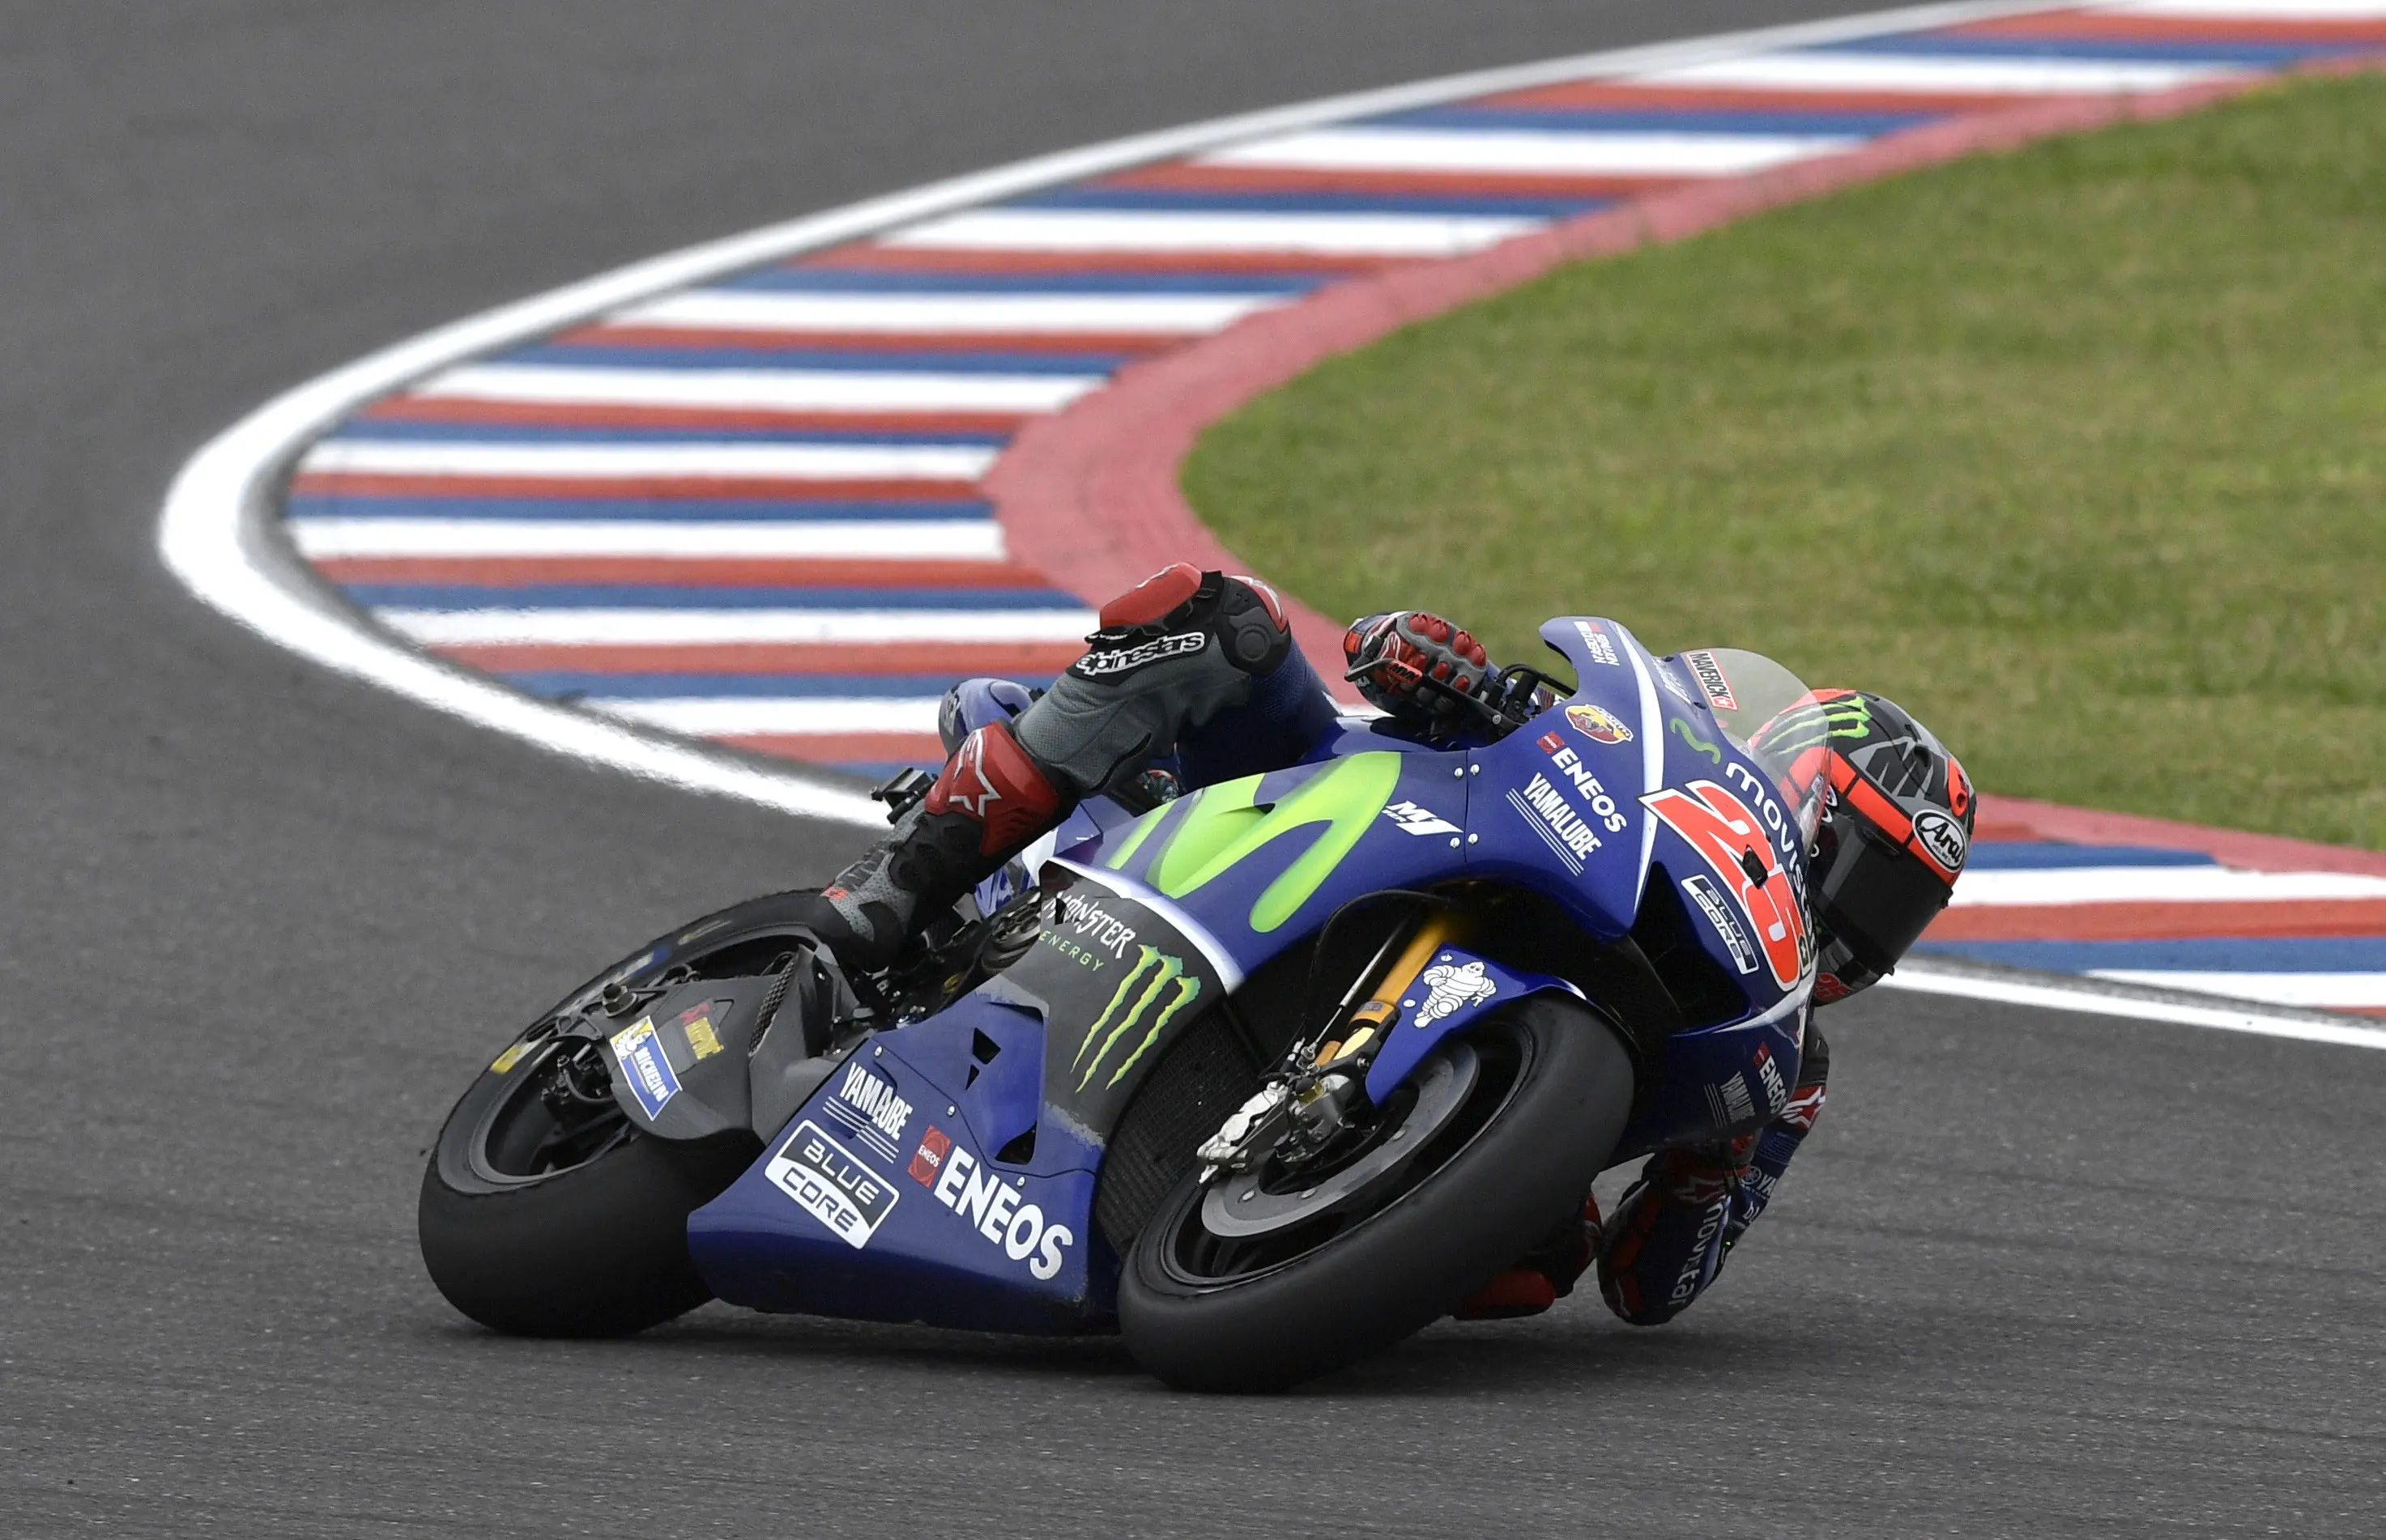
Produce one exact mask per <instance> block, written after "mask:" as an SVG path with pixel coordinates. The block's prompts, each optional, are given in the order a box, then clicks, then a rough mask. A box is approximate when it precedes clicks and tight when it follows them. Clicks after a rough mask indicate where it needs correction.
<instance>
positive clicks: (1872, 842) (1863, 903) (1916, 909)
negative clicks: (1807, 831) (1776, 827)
mask: <svg viewBox="0 0 2386 1540" xmlns="http://www.w3.org/2000/svg"><path fill="white" fill-rule="evenodd" d="M1836 821H1838V822H1840V824H1841V826H1842V827H1841V829H1840V837H1839V840H1838V848H1837V849H1836V850H1834V851H1833V852H1832V856H1831V863H1830V866H1829V869H1828V870H1826V871H1825V872H1824V873H1823V878H1822V884H1821V889H1820V891H1819V892H1817V893H1816V894H1815V915H1816V917H1817V918H1818V919H1820V920H1822V922H1823V925H1824V928H1825V929H1826V930H1827V931H1828V932H1829V933H1831V934H1832V935H1834V936H1837V937H1838V938H1840V940H1841V941H1843V942H1845V943H1846V944H1847V946H1848V949H1849V950H1850V951H1851V952H1852V953H1854V954H1855V956H1856V957H1857V958H1858V959H1860V960H1861V961H1863V962H1865V963H1866V964H1868V965H1870V966H1871V967H1873V968H1876V969H1877V970H1880V971H1881V972H1883V973H1886V972H1888V971H1889V970H1890V969H1892V968H1895V967H1896V966H1897V959H1898V958H1902V957H1903V956H1905V953H1906V949H1907V948H1908V947H1910V946H1912V945H1914V944H1915V941H1917V940H1918V939H1920V937H1921V935H1922V933H1923V931H1924V930H1925V929H1927V928H1928V926H1929V924H1930V922H1931V921H1932V920H1936V919H1938V918H1939V911H1940V909H1943V908H1946V907H1947V899H1948V897H1949V895H1950V894H1951V893H1952V891H1953V890H1952V889H1950V888H1949V887H1948V885H1947V883H1946V881H1945V880H1944V879H1943V878H1940V876H1938V875H1937V874H1936V873H1934V872H1932V871H1931V870H1930V869H1929V868H1928V867H1927V866H1925V865H1923V864H1922V863H1921V862H1920V861H1918V860H1916V859H1915V858H1914V856H1913V855H1912V853H1910V852H1908V851H1906V850H1905V849H1903V848H1902V847H1901V846H1898V845H1891V844H1890V842H1889V841H1888V840H1887V839H1886V838H1885V837H1883V836H1882V835H1880V834H1878V833H1875V832H1874V831H1873V829H1872V828H1871V827H1870V826H1869V825H1868V824H1867V823H1866V821H1865V820H1864V819H1863V818H1861V817H1849V816H1842V817H1840V819H1838V820H1836Z"/></svg>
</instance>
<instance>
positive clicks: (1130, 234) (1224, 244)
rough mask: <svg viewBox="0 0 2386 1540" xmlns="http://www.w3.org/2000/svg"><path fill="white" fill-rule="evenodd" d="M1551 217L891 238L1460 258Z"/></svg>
mask: <svg viewBox="0 0 2386 1540" xmlns="http://www.w3.org/2000/svg"><path fill="white" fill-rule="evenodd" d="M1547 222H1548V221H1546V220H1543V219H1492V218H1486V217H1474V216H1458V215H1439V214H1207V213H1182V212H1178V211H1176V210H1174V209H1166V210H1125V209H1108V208H1099V209H1097V208H986V209H973V210H971V211H969V212H968V213H964V214H949V215H947V216H946V217H945V218H943V219H931V220H929V221H928V222H926V223H925V224H919V225H914V226H912V227H911V228H910V229H909V230H904V231H898V232H896V233H894V234H893V235H890V236H888V237H887V238H886V244H888V245H890V246H907V247H911V248H914V249H917V250H923V251H1068V252H1103V251H1115V252H1136V253H1146V252H1172V251H1174V252H1184V253H1186V254H1187V255H1188V256H1192V255H1197V254H1210V253H1219V252H1238V253H1239V252H1272V251H1280V252H1287V253H1294V254H1299V255H1301V256H1318V257H1458V256H1462V255H1463V254H1465V253H1467V252H1470V251H1480V250H1482V249H1483V248H1484V247H1485V246H1488V245H1496V244H1499V243H1500V242H1501V241H1504V240H1506V239H1508V238H1509V237H1510V236H1512V235H1522V234H1524V233H1525V232H1527V231H1531V230H1538V229H1539V228H1540V227H1541V226H1542V225H1543V224H1545V223H1547Z"/></svg>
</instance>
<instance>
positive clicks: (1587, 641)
mask: <svg viewBox="0 0 2386 1540" xmlns="http://www.w3.org/2000/svg"><path fill="white" fill-rule="evenodd" d="M1574 633H1575V634H1576V636H1579V637H1581V638H1582V645H1584V646H1586V647H1588V648H1589V649H1590V660H1591V661H1592V662H1593V663H1604V664H1606V665H1607V666H1608V667H1609V668H1611V669H1620V668H1622V667H1624V659H1623V658H1622V657H1618V656H1617V655H1616V651H1615V642H1614V638H1612V637H1610V636H1609V635H1608V634H1607V631H1606V628H1605V627H1603V626H1601V625H1600V624H1598V623H1597V622H1596V621H1591V620H1576V622H1575V623H1574Z"/></svg>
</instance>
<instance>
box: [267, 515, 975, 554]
mask: <svg viewBox="0 0 2386 1540" xmlns="http://www.w3.org/2000/svg"><path fill="white" fill-rule="evenodd" d="M288 523H289V528H290V536H291V538H292V539H293V540H294V541H295V542H296V543H297V546H298V552H299V554H300V555H301V556H304V557H308V558H309V559H310V560H313V559H320V558H323V557H755V558H757V559H774V558H785V557H845V558H861V557H867V558H871V559H876V560H885V561H911V560H924V559H930V558H933V559H936V560H940V561H999V560H1001V559H1002V557H1003V555H1004V552H1003V544H1002V526H1001V525H999V524H998V523H996V522H995V521H994V520H991V519H966V520H964V519H952V520H895V519H885V520H879V519H849V520H828V519H821V520H810V519H807V520H794V519H790V520H763V519H731V520H716V521H710V522H708V521H706V520H696V519H668V520H633V519H587V520H566V519H378V518H374V519H344V518H340V517H338V516H337V515H332V516H317V517H314V518H309V519H293V520H289V521H288Z"/></svg>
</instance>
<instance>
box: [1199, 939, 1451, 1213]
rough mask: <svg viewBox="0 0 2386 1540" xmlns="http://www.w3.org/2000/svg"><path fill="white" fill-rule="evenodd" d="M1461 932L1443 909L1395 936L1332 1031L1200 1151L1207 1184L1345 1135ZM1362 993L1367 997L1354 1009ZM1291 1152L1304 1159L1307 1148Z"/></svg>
mask: <svg viewBox="0 0 2386 1540" xmlns="http://www.w3.org/2000/svg"><path fill="white" fill-rule="evenodd" d="M1459 929H1460V926H1459V920H1458V915H1457V913H1456V911H1455V910H1454V909H1452V908H1449V907H1446V906H1436V907H1435V908H1432V909H1430V910H1428V911H1427V912H1426V913H1425V917H1424V919H1422V920H1419V921H1418V923H1417V925H1416V928H1415V929H1414V930H1413V931H1412V932H1410V933H1409V936H1408V940H1407V942H1406V943H1405V945H1403V944H1402V943H1401V942H1400V933H1399V932H1397V931H1395V932H1394V933H1392V935H1391V937H1389V938H1388V939H1387V940H1386V942H1385V944H1384V945H1383V947H1382V948H1381V949H1380V950H1379V951H1378V952H1377V953H1376V954H1375V958H1372V959H1371V960H1370V961H1369V963H1368V966H1367V967H1366V968H1364V969H1363V970H1360V973H1359V976H1358V978H1357V979H1355V980H1353V981H1352V983H1351V985H1350V990H1349V991H1348V992H1347V993H1346V994H1344V995H1343V996H1342V999H1341V1000H1340V1002H1339V1003H1338V1004H1337V1005H1336V1007H1335V1008H1334V1013H1333V1015H1332V1016H1330V1017H1329V1018H1327V1020H1326V1023H1325V1027H1324V1028H1323V1029H1322V1030H1321V1031H1320V1032H1319V1033H1317V1034H1316V1035H1315V1036H1313V1037H1312V1038H1309V1039H1307V1040H1305V1041H1303V1042H1300V1043H1297V1044H1295V1045H1293V1047H1292V1050H1291V1051H1290V1052H1289V1053H1287V1055H1286V1056H1285V1063H1284V1065H1283V1067H1282V1068H1280V1069H1279V1070H1277V1071H1276V1072H1275V1074H1273V1075H1271V1076H1269V1077H1268V1083H1266V1084H1265V1085H1263V1086H1262V1087H1261V1088H1260V1090H1259V1092H1258V1094H1257V1095H1255V1096H1252V1097H1251V1098H1250V1100H1249V1101H1247V1102H1245V1103H1244V1104H1243V1105H1242V1106H1241V1107H1240V1108H1237V1109H1236V1110H1235V1112H1234V1113H1232V1114H1231V1115H1230V1116H1228V1118H1227V1119H1226V1121H1225V1122H1224V1124H1223V1125H1222V1126H1221V1127H1220V1128H1219V1130H1218V1132H1217V1133H1215V1134H1213V1135H1212V1136H1211V1137H1210V1138H1209V1139H1208V1140H1207V1141H1205V1142H1204V1143H1203V1144H1202V1146H1201V1147H1200V1149H1199V1152H1198V1154H1199V1158H1200V1160H1201V1162H1202V1166H1201V1180H1202V1182H1203V1183H1208V1182H1210V1181H1211V1180H1212V1178H1214V1177H1216V1176H1217V1175H1218V1174H1219V1173H1220V1172H1221V1171H1250V1170H1251V1169H1253V1168H1254V1167H1256V1166H1258V1165H1259V1164H1260V1163H1261V1162H1262V1161H1263V1160H1265V1159H1266V1158H1268V1157H1269V1156H1270V1155H1272V1154H1274V1153H1275V1152H1276V1151H1277V1150H1278V1149H1279V1148H1280V1147H1282V1146H1287V1145H1288V1144H1289V1145H1294V1146H1299V1147H1300V1148H1307V1149H1312V1150H1313V1149H1317V1148H1322V1147H1323V1146H1325V1144H1326V1143H1327V1142H1328V1141H1330V1140H1331V1139H1332V1138H1333V1137H1334V1136H1335V1135H1336V1134H1337V1133H1340V1132H1341V1131H1342V1129H1343V1127H1344V1126H1345V1125H1346V1124H1347V1123H1348V1121H1349V1114H1350V1110H1351V1108H1352V1106H1353V1104H1354V1103H1356V1102H1359V1101H1361V1100H1363V1099H1365V1096H1366V1073H1367V1066H1368V1064H1369V1063H1371V1062H1372V1061H1373V1060H1374V1058H1375V1054H1376V1051H1377V1050H1378V1049H1380V1048H1381V1047H1382V1046H1383V1045H1384V1042H1385V1040H1386V1038H1387V1037H1388V1035H1389V1033H1390V1032H1391V1029H1392V1026H1393V1024H1394V1023H1395V1022H1397V1021H1398V1020H1400V1009H1401V1004H1402V999H1403V996H1405V995H1410V993H1411V991H1412V990H1413V987H1414V985H1415V983H1416V980H1417V975H1418V974H1420V973H1422V972H1423V971H1424V970H1425V964H1426V963H1427V962H1429V961H1431V960H1432V958H1433V955H1434V953H1435V952H1436V951H1438V950H1439V949H1440V948H1441V947H1443V946H1446V945H1450V943H1451V941H1452V940H1453V939H1455V937H1456V936H1457V935H1458V933H1459ZM1395 947H1397V948H1398V951H1397V954H1396V955H1395V952H1394V948H1395ZM1386 958H1390V961H1389V963H1388V965H1387V963H1386V960H1385V959H1386ZM1371 979H1372V980H1373V987H1372V989H1371V988H1370V980H1371ZM1362 992H1365V993H1366V995H1367V998H1366V999H1365V1001H1364V1002H1363V1003H1359V1004H1356V1005H1355V1006H1354V1003H1353V1002H1356V1001H1358V999H1359V996H1360V995H1361V993H1362ZM1287 1153H1292V1154H1295V1155H1298V1153H1299V1148H1296V1149H1295V1150H1293V1151H1289V1152H1287Z"/></svg>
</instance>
